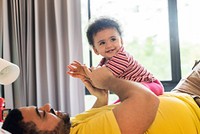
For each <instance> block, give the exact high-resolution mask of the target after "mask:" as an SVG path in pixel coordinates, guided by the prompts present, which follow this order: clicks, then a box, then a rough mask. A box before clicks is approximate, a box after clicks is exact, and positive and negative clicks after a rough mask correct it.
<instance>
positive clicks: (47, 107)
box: [39, 103, 51, 112]
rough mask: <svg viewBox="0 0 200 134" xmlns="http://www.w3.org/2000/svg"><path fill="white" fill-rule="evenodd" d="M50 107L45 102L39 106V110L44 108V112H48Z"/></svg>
mask: <svg viewBox="0 0 200 134" xmlns="http://www.w3.org/2000/svg"><path fill="white" fill-rule="evenodd" d="M50 109H51V105H50V104H49V103H47V104H45V105H44V106H42V107H40V108H39V110H44V111H46V112H49V111H50Z"/></svg>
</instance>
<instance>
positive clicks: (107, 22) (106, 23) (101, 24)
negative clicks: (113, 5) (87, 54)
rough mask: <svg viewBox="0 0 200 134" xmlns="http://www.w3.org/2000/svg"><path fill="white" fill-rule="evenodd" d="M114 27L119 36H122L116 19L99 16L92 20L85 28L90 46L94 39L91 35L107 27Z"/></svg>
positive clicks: (92, 44)
mask: <svg viewBox="0 0 200 134" xmlns="http://www.w3.org/2000/svg"><path fill="white" fill-rule="evenodd" d="M108 28H114V29H116V30H117V32H118V33H119V35H120V36H122V30H121V28H120V25H119V23H118V21H117V20H115V19H113V18H110V17H100V18H98V19H96V20H94V21H93V22H92V23H91V24H89V26H88V29H87V32H86V34H87V39H88V43H89V44H90V45H91V46H94V39H93V36H94V35H96V34H97V33H98V32H100V31H102V30H104V29H108Z"/></svg>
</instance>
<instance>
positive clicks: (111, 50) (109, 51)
mask: <svg viewBox="0 0 200 134" xmlns="http://www.w3.org/2000/svg"><path fill="white" fill-rule="evenodd" d="M114 50H115V49H110V50H108V51H106V53H112V52H113V51H114Z"/></svg>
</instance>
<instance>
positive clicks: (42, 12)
mask: <svg viewBox="0 0 200 134" xmlns="http://www.w3.org/2000/svg"><path fill="white" fill-rule="evenodd" d="M0 1H1V2H0V3H1V4H3V23H2V25H0V26H1V27H2V29H3V30H2V34H0V35H1V36H2V37H0V39H1V38H2V50H1V51H2V53H3V54H2V56H3V58H4V59H6V60H9V61H11V62H13V63H15V64H17V65H18V66H19V67H20V76H19V78H18V79H17V80H16V81H15V82H14V83H13V84H11V85H8V86H5V87H4V95H5V99H6V107H7V108H17V107H21V106H29V105H36V106H38V107H40V106H41V105H44V104H45V103H50V104H51V105H52V107H53V108H55V109H57V110H61V111H64V112H69V113H71V115H72V116H73V115H75V114H77V113H80V112H82V111H84V94H85V92H84V85H83V84H82V83H81V81H80V80H78V79H75V78H72V77H69V76H68V75H67V74H66V71H67V68H66V66H67V65H68V64H69V63H71V62H72V61H73V60H78V61H80V62H82V61H83V56H82V55H83V52H82V45H81V44H82V37H81V13H80V1H79V0H0ZM0 24H1V23H0ZM0 30H1V28H0Z"/></svg>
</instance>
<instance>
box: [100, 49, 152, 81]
mask: <svg viewBox="0 0 200 134" xmlns="http://www.w3.org/2000/svg"><path fill="white" fill-rule="evenodd" d="M103 65H105V66H106V67H108V68H109V69H110V70H111V71H112V73H113V74H114V75H115V76H116V77H118V78H122V79H126V80H132V81H136V82H143V81H146V82H153V81H155V80H156V79H155V78H154V76H153V75H152V74H151V73H150V72H148V71H147V69H145V68H144V67H143V66H142V65H140V64H139V63H138V62H137V61H136V60H135V59H134V58H133V56H132V55H130V54H129V53H127V52H126V51H125V50H124V47H123V46H122V47H121V48H120V49H119V51H118V52H117V54H116V55H115V56H113V57H112V58H111V59H109V60H107V61H106V59H105V58H103V59H102V60H101V61H100V63H99V65H98V66H103Z"/></svg>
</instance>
